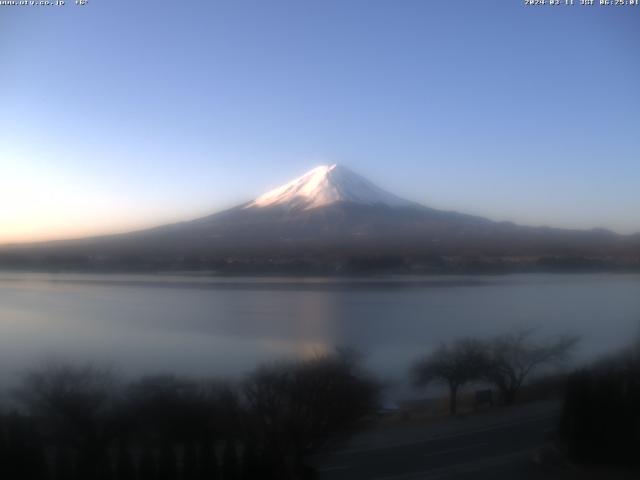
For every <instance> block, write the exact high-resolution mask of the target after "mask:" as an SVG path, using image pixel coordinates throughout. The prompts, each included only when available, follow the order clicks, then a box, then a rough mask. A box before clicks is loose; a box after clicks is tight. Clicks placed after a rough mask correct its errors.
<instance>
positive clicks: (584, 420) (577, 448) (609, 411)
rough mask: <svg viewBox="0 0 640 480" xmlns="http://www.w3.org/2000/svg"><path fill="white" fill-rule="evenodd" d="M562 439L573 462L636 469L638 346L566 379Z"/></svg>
mask: <svg viewBox="0 0 640 480" xmlns="http://www.w3.org/2000/svg"><path fill="white" fill-rule="evenodd" d="M560 438H561V440H562V442H563V444H564V446H565V447H566V449H567V454H568V456H569V458H571V459H572V460H573V461H575V462H578V463H582V464H587V465H613V466H623V467H636V468H637V467H640V343H638V344H637V345H635V346H633V347H631V348H629V349H628V350H625V351H624V352H622V353H620V354H618V355H616V356H613V357H611V358H608V359H606V360H602V361H600V362H598V363H596V364H594V365H592V366H591V367H588V368H584V369H581V370H578V371H576V372H574V373H573V374H572V375H571V376H570V377H569V380H568V383H567V387H566V398H565V403H564V409H563V413H562V421H561V425H560Z"/></svg>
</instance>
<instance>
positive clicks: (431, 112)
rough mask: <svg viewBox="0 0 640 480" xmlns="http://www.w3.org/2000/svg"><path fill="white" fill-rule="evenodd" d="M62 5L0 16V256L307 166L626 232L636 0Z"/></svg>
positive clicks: (216, 199)
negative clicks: (597, 0)
mask: <svg viewBox="0 0 640 480" xmlns="http://www.w3.org/2000/svg"><path fill="white" fill-rule="evenodd" d="M576 1H577V0H576ZM73 3H74V2H73V1H67V4H68V5H66V6H65V7H18V6H16V7H10V6H0V73H1V75H2V76H1V77H0V78H2V83H1V84H0V86H1V88H0V112H1V113H2V114H1V115H0V243H5V242H14V241H28V240H42V239H52V238H68V237H75V236H83V235H90V234H95V233H105V232H112V231H126V230H130V229H135V228H142V227H146V226H151V225H156V224H160V223H164V222H172V221H178V220H184V219H189V218H195V217H197V216H199V215H203V214H207V213H211V212H214V211H217V210H220V209H223V208H226V207H229V206H232V205H234V204H237V203H240V202H242V201H245V200H249V199H251V198H254V197H255V196H257V195H259V194H261V193H263V192H264V191H265V190H268V189H270V188H272V187H274V186H277V185H279V184H281V183H284V182H286V181H288V180H290V179H291V178H292V177H295V176H298V175H300V174H302V173H304V172H305V171H306V170H308V169H310V168H313V167H314V166H316V165H318V164H322V163H341V164H344V165H347V166H349V167H350V168H351V169H353V170H354V171H356V172H358V173H361V174H363V175H364V176H366V177H367V178H369V179H370V180H372V181H373V182H375V183H377V184H379V185H380V186H382V187H383V188H386V189H387V190H390V191H393V192H394V193H396V194H399V195H401V196H404V197H407V198H410V199H412V200H415V201H418V202H421V203H424V204H427V205H430V206H433V207H437V208H445V209H452V210H459V211H464V212H468V213H473V214H479V215H483V216H487V217H489V218H492V219H495V220H512V221H517V222H520V223H525V224H532V225H541V224H546V225H552V226H564V227H571V228H574V227H577V228H592V227H604V228H610V229H614V230H616V231H619V232H625V233H629V232H636V231H640V193H639V188H638V186H639V184H640V130H639V129H640V55H638V45H639V41H640V6H638V7H630V6H625V7H601V6H594V7H582V6H579V5H574V6H573V7H566V6H559V7H551V6H548V5H547V6H543V7H527V6H524V5H523V2H522V1H520V0H498V1H491V2H489V1H486V2H484V1H475V0H474V1H459V2H449V1H421V0H415V1H414V0H401V1H390V0H385V1H383V0H348V1H344V0H323V1H304V0H295V1H294V0H290V1H284V0H270V1H267V0H262V1H247V0H235V1H210V2H176V1H171V2H170V1H162V0H160V1H153V2H151V1H148V2H146V1H136V2H131V1H125V0H89V4H88V5H86V6H84V7H76V6H75V5H73ZM577 3H579V2H578V1H577Z"/></svg>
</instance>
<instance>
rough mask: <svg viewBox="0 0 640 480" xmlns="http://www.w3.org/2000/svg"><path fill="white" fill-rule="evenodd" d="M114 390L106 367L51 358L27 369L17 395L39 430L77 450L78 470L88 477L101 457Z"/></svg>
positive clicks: (106, 444) (113, 380)
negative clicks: (32, 368) (35, 367)
mask: <svg viewBox="0 0 640 480" xmlns="http://www.w3.org/2000/svg"><path fill="white" fill-rule="evenodd" d="M115 392H116V377H115V375H114V374H113V372H111V371H110V370H108V369H103V368H98V367H95V366H92V365H84V366H78V365H72V364H62V363H56V362H53V363H49V364H46V365H44V366H43V367H41V368H39V369H36V370H32V371H31V372H29V373H28V374H27V375H26V376H25V378H24V380H23V383H22V386H21V388H20V389H19V391H18V395H19V397H20V398H21V400H22V401H23V402H24V405H25V407H26V408H27V410H28V411H29V413H30V414H31V416H32V418H34V419H36V420H37V421H38V423H39V425H40V426H41V428H42V430H43V431H44V432H43V433H45V434H46V435H48V436H51V437H52V438H53V439H54V440H55V442H56V444H57V445H65V444H66V445H68V446H70V447H73V448H75V449H76V450H77V451H78V454H79V461H80V470H81V474H83V475H85V476H91V475H94V474H96V472H97V471H98V469H100V468H101V467H102V464H103V461H104V455H105V451H106V448H107V446H108V443H109V440H110V436H111V431H110V428H111V425H112V421H113V418H112V413H113V411H112V406H113V403H114V398H115Z"/></svg>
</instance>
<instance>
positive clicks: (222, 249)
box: [0, 165, 640, 271]
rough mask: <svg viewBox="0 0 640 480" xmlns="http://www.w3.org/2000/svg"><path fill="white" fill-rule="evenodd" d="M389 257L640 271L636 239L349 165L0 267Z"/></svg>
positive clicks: (6, 255) (0, 260)
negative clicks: (548, 220) (474, 208)
mask: <svg viewBox="0 0 640 480" xmlns="http://www.w3.org/2000/svg"><path fill="white" fill-rule="evenodd" d="M391 257H393V258H396V259H399V260H398V261H396V262H395V263H394V262H391V263H392V264H393V265H395V266H396V267H398V265H399V264H400V265H402V268H403V269H407V270H409V271H416V268H422V267H417V266H419V265H423V266H424V265H425V262H427V263H428V264H429V265H428V267H427V270H428V269H429V268H432V267H433V265H435V266H436V268H437V269H443V268H444V269H446V268H448V267H446V268H445V267H442V265H449V266H451V265H454V266H455V265H458V264H459V262H460V259H467V260H469V261H473V262H476V263H477V262H478V260H480V261H481V262H484V263H487V262H489V263H492V264H497V265H502V266H504V265H505V264H509V265H511V267H509V268H512V267H514V266H515V267H517V268H519V267H520V266H522V264H523V262H524V263H527V264H529V265H534V266H535V265H537V264H538V263H539V262H548V261H549V260H548V259H552V260H551V261H552V262H556V263H558V262H560V263H562V262H564V263H567V262H569V264H571V265H574V264H576V259H582V260H578V261H577V264H579V265H586V264H589V265H593V266H595V267H598V266H603V265H617V266H619V265H637V266H638V267H639V268H640V260H639V259H640V235H637V236H633V235H631V236H624V235H619V234H616V233H613V232H610V231H606V230H602V229H594V230H569V229H558V228H551V227H529V226H521V225H517V224H514V223H510V222H495V221H492V220H489V219H486V218H484V217H480V216H474V215H468V214H464V213H458V212H450V211H443V210H437V209H433V208H430V207H427V206H423V205H420V204H417V203H415V202H411V201H409V200H405V199H402V198H400V197H398V196H396V195H394V194H392V193H389V192H386V191H385V190H383V189H381V188H379V187H377V186H376V185H374V184H373V183H371V182H369V181H368V180H366V179H364V178H363V177H360V176H359V175H357V174H356V173H354V172H352V171H351V170H349V169H347V168H346V167H342V166H338V165H324V166H320V167H316V168H315V169H313V170H311V171H309V172H307V173H305V174H303V175H302V176H300V177H297V178H295V179H293V180H292V181H290V182H288V183H285V184H284V185H282V186H280V187H277V188H275V189H273V190H270V191H268V192H267V193H265V194H263V195H260V196H258V197H256V198H255V199H254V200H252V201H249V202H245V203H243V204H240V205H237V206H235V207H233V208H230V209H227V210H223V211H221V212H216V213H214V214H211V215H208V216H205V217H201V218H197V219H195V220H189V221H185V222H179V223H174V224H168V225H161V226H158V227H154V228H151V229H145V230H140V231H135V232H129V233H124V234H116V235H106V236H100V237H89V238H84V239H77V240H66V241H57V242H45V243H40V244H31V245H17V246H12V247H4V248H0V266H3V265H4V266H7V265H8V264H9V265H10V264H13V265H20V264H23V265H39V264H42V263H43V262H44V263H46V262H47V261H50V263H53V264H56V262H57V263H59V264H61V265H62V266H63V267H65V266H66V265H67V264H69V261H66V263H65V260H64V259H67V260H69V259H73V262H77V263H79V264H81V265H89V266H90V267H87V268H93V267H91V266H96V265H97V266H98V267H101V266H102V267H105V268H125V269H126V268H129V267H131V265H134V264H135V265H138V266H140V265H142V266H144V268H158V269H163V268H169V269H174V268H176V269H184V268H187V267H194V268H205V267H206V266H210V267H212V268H213V269H214V270H220V269H221V268H222V267H220V265H224V266H226V267H228V266H229V265H231V264H233V265H238V264H242V265H245V266H247V269H248V270H251V267H252V266H254V267H256V270H258V271H259V270H261V269H265V268H266V267H265V265H267V266H268V267H269V268H271V267H272V266H273V265H274V264H278V265H289V266H290V265H294V264H295V265H301V264H311V265H313V266H314V268H324V267H325V266H326V265H332V267H331V268H334V269H337V270H340V269H341V268H343V267H341V266H340V265H343V266H344V265H347V264H349V262H352V260H353V259H358V258H359V259H376V258H377V259H380V258H391ZM47 259H49V260H47ZM186 259H190V260H189V261H186ZM425 259H427V260H425ZM434 259H435V260H434ZM558 259H560V260H558ZM567 259H568V260H567ZM467 260H463V263H464V262H466V261H467ZM376 261H378V260H376ZM376 261H373V263H376ZM12 262H13V263H12ZM73 262H72V263H73ZM358 262H359V261H357V262H356V263H357V264H359V265H360V264H361V263H362V262H360V263H358ZM367 262H368V264H371V263H372V261H370V260H369V261H365V262H364V264H367ZM383 263H384V262H383ZM114 266H115V267H114ZM226 267H225V268H226ZM136 268H138V267H136ZM456 268H457V267H456ZM501 268H502V267H501Z"/></svg>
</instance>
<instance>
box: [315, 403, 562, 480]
mask: <svg viewBox="0 0 640 480" xmlns="http://www.w3.org/2000/svg"><path fill="white" fill-rule="evenodd" d="M557 415H558V405H557V404H554V403H549V404H540V405H535V406H529V407H521V408H516V409H508V410H503V411H499V412H497V413H493V412H492V413H490V414H478V415H475V416H473V418H468V419H462V420H460V419H450V420H448V423H447V422H446V421H445V422H440V423H437V424H435V425H429V424H424V425H420V426H417V427H416V426H415V425H406V426H403V425H397V426H395V427H391V428H389V427H386V428H385V427H379V428H377V429H373V430H372V431H370V432H367V433H366V434H365V435H363V436H361V438H359V439H356V441H355V442H352V444H351V445H349V446H347V447H345V448H343V449H341V450H338V451H334V452H332V453H328V454H326V455H323V456H320V457H318V459H317V462H316V465H317V466H318V471H319V478H320V479H321V480H342V479H344V480H347V479H348V480H359V479H367V480H413V479H466V478H469V479H474V480H479V479H484V478H487V479H502V478H504V479H514V478H517V479H528V478H531V479H534V478H535V479H537V478H543V476H542V475H541V472H539V471H538V472H537V471H535V468H534V464H533V463H532V461H531V455H532V453H533V451H535V449H536V447H539V446H541V445H543V444H544V443H545V441H547V440H548V438H549V435H550V433H552V432H553V430H554V428H555V426H556V424H557Z"/></svg>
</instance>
